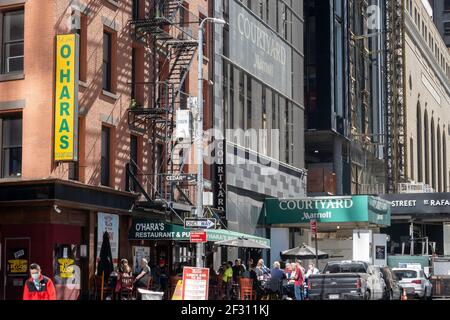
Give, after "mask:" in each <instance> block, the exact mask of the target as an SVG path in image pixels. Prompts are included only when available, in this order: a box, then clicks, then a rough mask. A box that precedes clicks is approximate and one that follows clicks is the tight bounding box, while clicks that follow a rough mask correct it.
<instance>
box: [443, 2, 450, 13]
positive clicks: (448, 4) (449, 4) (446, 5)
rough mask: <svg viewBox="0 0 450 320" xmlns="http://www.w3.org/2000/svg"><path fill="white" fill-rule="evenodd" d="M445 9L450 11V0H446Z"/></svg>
mask: <svg viewBox="0 0 450 320" xmlns="http://www.w3.org/2000/svg"><path fill="white" fill-rule="evenodd" d="M444 10H445V11H450V0H444Z"/></svg>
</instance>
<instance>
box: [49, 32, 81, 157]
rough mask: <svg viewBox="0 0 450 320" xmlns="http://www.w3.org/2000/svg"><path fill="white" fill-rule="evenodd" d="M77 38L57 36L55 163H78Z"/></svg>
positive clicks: (72, 35) (70, 35)
mask: <svg viewBox="0 0 450 320" xmlns="http://www.w3.org/2000/svg"><path fill="white" fill-rule="evenodd" d="M78 37H79V36H78V35H77V34H67V35H57V36H56V82H55V136H54V139H55V140H54V149H55V151H54V158H55V161H77V160H78V150H77V149H78V148H77V146H78V143H77V140H78V68H79V66H78V61H79V59H78V54H79V53H78V42H79V38H78Z"/></svg>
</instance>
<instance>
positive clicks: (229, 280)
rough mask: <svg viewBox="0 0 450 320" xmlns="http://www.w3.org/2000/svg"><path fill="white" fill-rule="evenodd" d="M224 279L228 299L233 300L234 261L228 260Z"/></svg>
mask: <svg viewBox="0 0 450 320" xmlns="http://www.w3.org/2000/svg"><path fill="white" fill-rule="evenodd" d="M222 281H223V286H224V288H225V293H226V297H227V300H231V290H232V289H233V287H232V285H233V262H231V261H228V263H227V265H226V269H225V272H224V274H223V278H222Z"/></svg>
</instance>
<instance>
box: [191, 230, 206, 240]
mask: <svg viewBox="0 0 450 320" xmlns="http://www.w3.org/2000/svg"><path fill="white" fill-rule="evenodd" d="M190 242H191V243H205V242H206V231H191V234H190Z"/></svg>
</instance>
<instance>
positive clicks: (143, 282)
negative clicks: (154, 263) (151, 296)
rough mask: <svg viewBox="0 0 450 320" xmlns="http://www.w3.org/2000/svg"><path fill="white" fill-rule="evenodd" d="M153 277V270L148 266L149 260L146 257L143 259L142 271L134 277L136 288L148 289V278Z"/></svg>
mask: <svg viewBox="0 0 450 320" xmlns="http://www.w3.org/2000/svg"><path fill="white" fill-rule="evenodd" d="M150 277H151V270H150V267H149V266H148V261H147V259H145V258H142V259H141V271H140V273H139V274H138V276H137V277H136V279H134V283H133V284H134V286H135V287H136V288H145V289H147V285H148V280H149V279H150Z"/></svg>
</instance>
